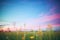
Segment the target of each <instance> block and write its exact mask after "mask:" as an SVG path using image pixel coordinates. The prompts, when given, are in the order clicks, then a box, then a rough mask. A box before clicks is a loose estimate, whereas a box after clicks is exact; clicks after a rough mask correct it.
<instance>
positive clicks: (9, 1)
mask: <svg viewBox="0 0 60 40" xmlns="http://www.w3.org/2000/svg"><path fill="white" fill-rule="evenodd" d="M59 3H60V1H59V0H5V1H1V2H0V6H1V11H0V12H1V13H0V24H8V23H13V22H15V23H16V25H17V26H19V27H20V26H22V25H23V24H26V27H27V29H29V28H30V27H35V28H37V29H38V26H41V28H42V29H44V28H46V27H47V25H48V24H51V25H52V26H53V27H55V28H56V27H57V29H58V28H59V27H60V5H59Z"/></svg>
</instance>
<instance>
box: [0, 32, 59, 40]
mask: <svg viewBox="0 0 60 40" xmlns="http://www.w3.org/2000/svg"><path fill="white" fill-rule="evenodd" d="M0 40H60V32H53V33H52V32H46V31H45V32H42V34H41V32H0Z"/></svg>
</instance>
